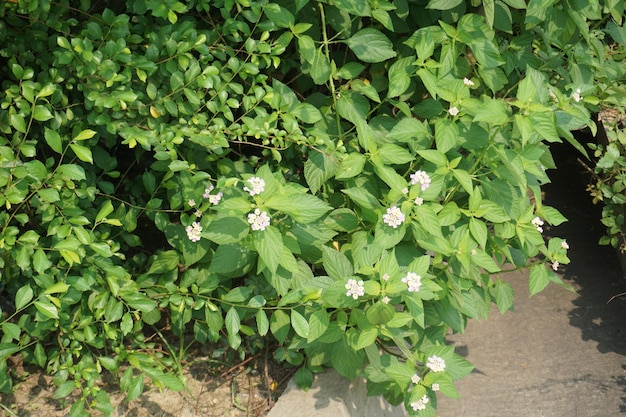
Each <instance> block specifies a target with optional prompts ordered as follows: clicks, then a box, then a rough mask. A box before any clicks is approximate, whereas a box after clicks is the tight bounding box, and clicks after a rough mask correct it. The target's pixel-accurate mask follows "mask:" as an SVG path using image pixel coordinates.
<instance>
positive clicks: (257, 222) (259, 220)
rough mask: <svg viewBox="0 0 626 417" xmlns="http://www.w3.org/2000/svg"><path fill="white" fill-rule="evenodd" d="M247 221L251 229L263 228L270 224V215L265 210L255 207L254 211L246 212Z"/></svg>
mask: <svg viewBox="0 0 626 417" xmlns="http://www.w3.org/2000/svg"><path fill="white" fill-rule="evenodd" d="M248 223H250V227H251V228H252V230H265V229H266V228H267V227H268V226H269V225H270V217H269V216H268V215H267V212H266V211H263V212H261V210H259V209H255V210H254V213H249V214H248Z"/></svg>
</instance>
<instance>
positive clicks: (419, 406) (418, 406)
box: [411, 395, 430, 411]
mask: <svg viewBox="0 0 626 417" xmlns="http://www.w3.org/2000/svg"><path fill="white" fill-rule="evenodd" d="M429 401H430V399H429V398H428V396H427V395H424V396H423V397H422V398H421V399H420V400H417V401H414V402H412V403H411V408H413V411H419V410H426V404H427V403H428V402H429Z"/></svg>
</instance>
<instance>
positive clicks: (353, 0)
mask: <svg viewBox="0 0 626 417" xmlns="http://www.w3.org/2000/svg"><path fill="white" fill-rule="evenodd" d="M333 5H335V7H337V8H338V9H339V10H341V11H345V12H348V13H350V14H351V15H354V16H371V9H370V5H369V2H368V1H367V0H333Z"/></svg>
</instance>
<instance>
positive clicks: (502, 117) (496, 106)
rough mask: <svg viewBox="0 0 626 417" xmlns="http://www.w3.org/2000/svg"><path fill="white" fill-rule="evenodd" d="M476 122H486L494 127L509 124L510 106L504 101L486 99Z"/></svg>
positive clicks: (476, 116)
mask: <svg viewBox="0 0 626 417" xmlns="http://www.w3.org/2000/svg"><path fill="white" fill-rule="evenodd" d="M474 121H475V122H486V123H490V124H493V125H504V124H507V123H509V121H510V117H509V106H508V105H507V104H506V102H505V101H504V100H496V99H492V98H485V99H484V100H483V102H482V103H481V105H480V107H479V110H478V112H477V113H476V115H475V116H474Z"/></svg>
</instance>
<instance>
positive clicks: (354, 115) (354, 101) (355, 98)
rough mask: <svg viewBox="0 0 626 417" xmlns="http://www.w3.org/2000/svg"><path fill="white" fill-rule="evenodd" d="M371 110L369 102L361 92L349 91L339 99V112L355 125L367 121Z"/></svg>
mask: <svg viewBox="0 0 626 417" xmlns="http://www.w3.org/2000/svg"><path fill="white" fill-rule="evenodd" d="M369 110H370V105H369V102H368V100H367V99H366V98H365V97H364V96H362V95H361V94H357V93H353V92H351V91H347V92H345V93H343V94H341V97H340V98H339V100H337V113H339V115H340V116H341V117H343V118H344V119H346V120H349V121H350V122H352V123H353V124H355V125H359V124H360V123H365V120H366V119H367V113H368V112H369Z"/></svg>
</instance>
